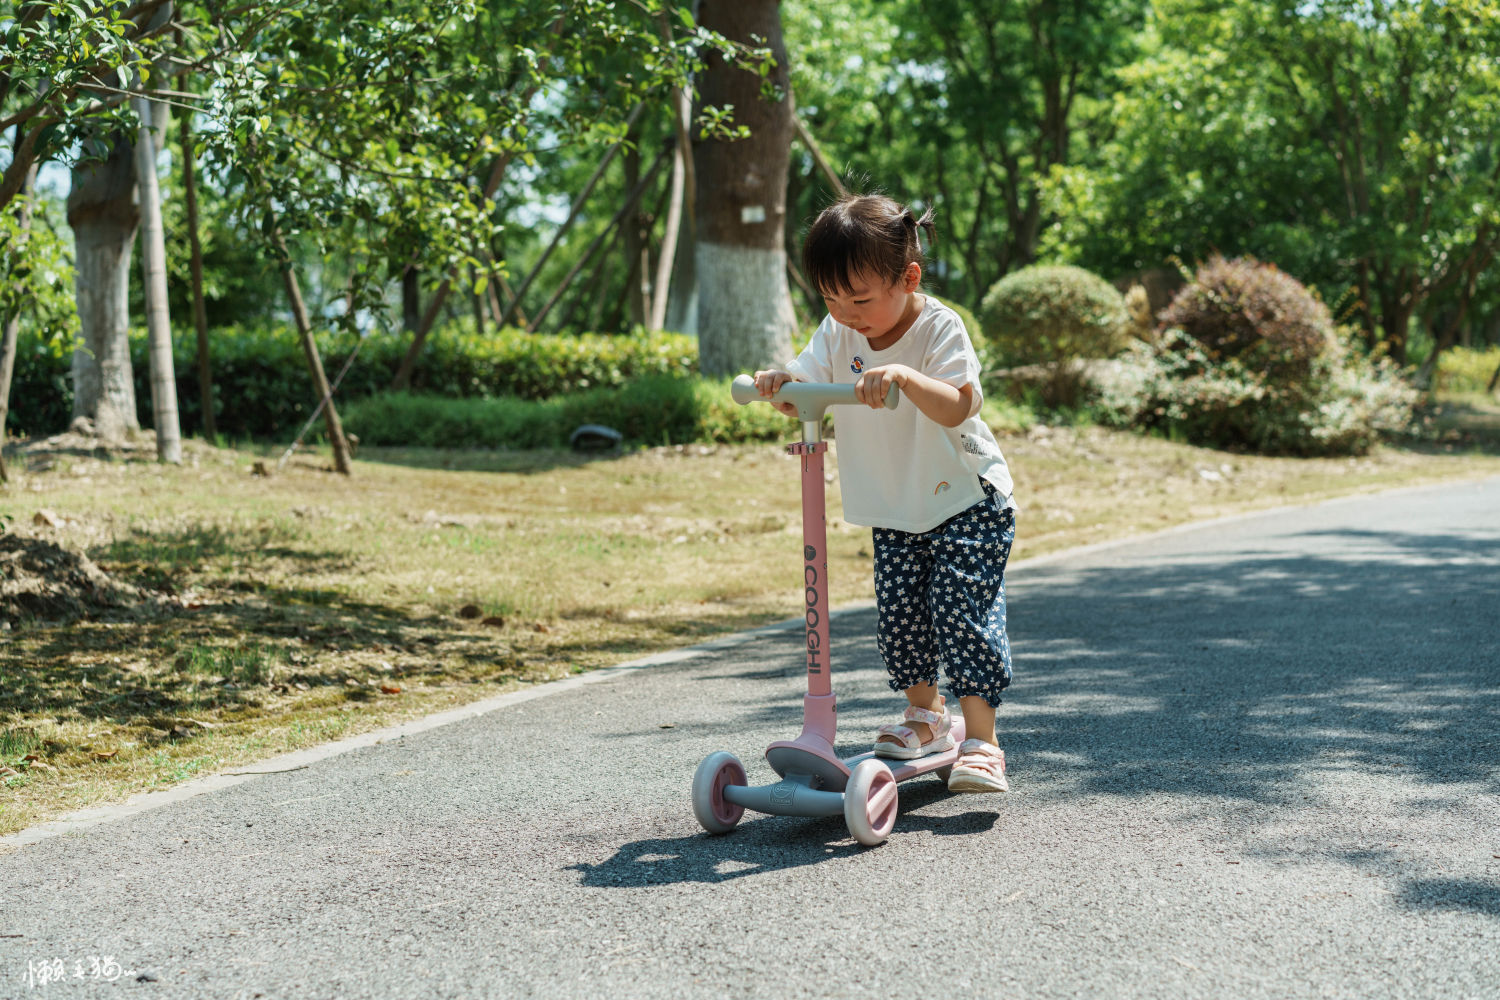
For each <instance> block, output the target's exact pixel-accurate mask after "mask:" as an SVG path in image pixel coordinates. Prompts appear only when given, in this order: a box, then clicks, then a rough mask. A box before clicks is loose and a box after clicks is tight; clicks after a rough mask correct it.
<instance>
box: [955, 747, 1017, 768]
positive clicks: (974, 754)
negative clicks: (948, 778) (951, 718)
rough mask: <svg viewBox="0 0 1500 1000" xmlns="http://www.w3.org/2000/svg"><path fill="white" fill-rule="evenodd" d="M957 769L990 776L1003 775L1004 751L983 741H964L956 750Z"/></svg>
mask: <svg viewBox="0 0 1500 1000" xmlns="http://www.w3.org/2000/svg"><path fill="white" fill-rule="evenodd" d="M956 766H958V767H965V768H973V769H975V770H979V771H986V772H988V773H989V774H991V775H994V774H997V773H999V774H1004V773H1005V751H1004V750H1001V749H1000V748H999V747H997V746H994V745H992V744H989V743H986V742H984V741H983V740H964V741H963V743H962V744H960V745H959V748H958V764H957V765H956Z"/></svg>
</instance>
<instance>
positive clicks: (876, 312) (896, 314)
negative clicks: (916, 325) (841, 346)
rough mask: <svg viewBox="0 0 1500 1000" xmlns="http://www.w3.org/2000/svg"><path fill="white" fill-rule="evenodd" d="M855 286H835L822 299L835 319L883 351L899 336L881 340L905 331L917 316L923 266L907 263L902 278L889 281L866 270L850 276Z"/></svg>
mask: <svg viewBox="0 0 1500 1000" xmlns="http://www.w3.org/2000/svg"><path fill="white" fill-rule="evenodd" d="M849 283H850V284H851V285H852V286H853V288H852V289H851V290H850V291H848V292H842V291H837V290H833V289H829V290H825V291H824V292H823V302H824V304H826V305H827V306H828V312H829V314H830V315H832V316H833V318H834V320H835V321H836V322H838V323H842V324H843V325H844V326H847V327H849V328H850V329H852V330H854V331H856V332H858V333H859V334H860V335H861V336H863V337H868V338H869V339H870V340H871V341H872V342H874V343H872V345H871V346H873V347H874V348H875V349H876V350H884V349H885V348H886V347H888V346H890V344H892V343H895V340H896V339H897V338H895V337H892V338H890V339H889V341H888V343H884V344H883V343H880V341H881V340H883V339H886V338H887V337H888V335H889V334H891V333H896V334H897V336H898V337H899V335H900V334H901V333H905V332H906V328H907V327H909V326H910V325H911V320H912V319H913V318H915V316H916V313H917V310H918V303H917V301H916V296H915V294H913V293H915V292H916V290H917V288H918V287H919V286H920V285H921V283H922V268H921V266H920V265H919V264H916V263H911V264H908V265H906V271H905V272H904V273H903V274H902V275H901V280H900V281H898V282H895V283H890V282H887V281H886V280H885V279H884V278H883V277H877V276H874V275H870V274H867V273H865V272H862V271H861V272H858V273H856V274H853V275H850V277H849Z"/></svg>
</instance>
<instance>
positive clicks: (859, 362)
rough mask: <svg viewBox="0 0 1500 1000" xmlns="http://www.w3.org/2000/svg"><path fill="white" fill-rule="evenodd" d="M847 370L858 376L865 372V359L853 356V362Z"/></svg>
mask: <svg viewBox="0 0 1500 1000" xmlns="http://www.w3.org/2000/svg"><path fill="white" fill-rule="evenodd" d="M849 370H850V371H851V372H853V373H854V374H856V375H858V374H859V373H860V372H862V371H864V370H865V359H864V358H862V357H860V356H859V355H857V354H856V355H855V356H854V362H853V363H852V364H850V365H849Z"/></svg>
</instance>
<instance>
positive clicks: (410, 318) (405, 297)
mask: <svg viewBox="0 0 1500 1000" xmlns="http://www.w3.org/2000/svg"><path fill="white" fill-rule="evenodd" d="M421 324H422V272H420V271H418V270H417V269H416V268H414V267H408V268H407V269H406V270H405V271H403V272H402V273H401V329H402V330H403V331H404V332H406V333H416V332H417V327H419V326H421Z"/></svg>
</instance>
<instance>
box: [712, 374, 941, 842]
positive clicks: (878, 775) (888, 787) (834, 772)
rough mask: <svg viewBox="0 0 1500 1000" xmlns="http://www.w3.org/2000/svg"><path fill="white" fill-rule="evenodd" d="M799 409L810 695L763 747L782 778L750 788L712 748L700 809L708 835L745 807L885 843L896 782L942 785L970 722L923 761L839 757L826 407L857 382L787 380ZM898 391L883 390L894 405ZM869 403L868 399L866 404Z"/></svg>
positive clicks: (785, 398)
mask: <svg viewBox="0 0 1500 1000" xmlns="http://www.w3.org/2000/svg"><path fill="white" fill-rule="evenodd" d="M730 394H731V395H732V396H733V397H734V401H735V402H736V403H740V404H745V403H751V402H754V401H756V400H758V399H761V398H762V397H761V395H760V393H759V392H758V391H757V390H756V388H755V381H754V380H753V379H752V378H750V376H748V375H740V376H739V377H737V378H736V379H735V380H734V383H733V385H732V387H731V389H730ZM770 399H771V401H773V402H777V403H791V404H793V405H794V406H796V407H797V418H798V419H799V420H801V421H802V442H801V443H800V444H790V445H787V452H788V454H792V455H798V456H801V458H802V558H803V567H802V578H803V583H804V590H803V596H804V600H805V601H806V605H807V608H806V619H807V695H806V697H804V698H803V700H802V735H800V736H798V737H797V738H796V739H795V740H781V741H778V742H776V743H772V744H771V745H770V746H769V747H768V748H767V749H766V761H767V763H769V764H770V765H771V768H772V769H773V770H774V771H775V772H776V773H777V774H779V775H780V776H781V780H780V781H778V782H776V783H775V784H772V785H756V786H753V787H752V786H750V785H749V782H748V780H747V778H746V776H745V768H744V765H742V764H741V763H740V761H739V758H738V757H736V756H735V755H734V754H732V753H729V752H727V751H723V750H720V751H718V752H717V753H712V754H709V755H708V756H707V757H705V758H704V760H703V763H701V764H699V765H698V770H697V772H696V773H695V774H694V775H693V815H695V816H696V817H697V818H698V822H699V823H700V824H701V825H702V826H703V829H705V830H707V831H708V832H709V833H728V832H729V831H730V830H732V829H734V826H735V824H736V823H738V822H739V821H740V817H741V816H743V815H744V814H745V810H746V809H754V810H756V811H757V812H763V813H770V814H771V815H773V816H837V815H839V814H841V813H842V814H843V817H844V822H845V824H846V825H847V826H848V827H849V833H850V834H851V835H853V837H854V839H855V840H857V841H859V842H860V843H861V844H864V845H865V846H867V847H873V846H875V845H876V844H879V843H882V842H883V841H884V840H885V839H886V838H887V837H889V836H890V834H891V828H892V827H893V826H895V824H896V783H897V782H900V781H905V780H906V779H907V778H915V777H917V776H918V775H922V774H936V775H937V776H938V777H939V778H942V779H943V780H944V781H946V780H947V778H948V774H949V772H950V771H952V769H953V765H954V764H955V763H957V761H958V746H959V744H961V743H963V741H964V736H965V732H964V722H963V719H962V718H961V717H955V718H954V719H953V729H952V735H953V747H952V749H949V750H947V751H944V752H942V753H935V754H932V755H930V756H927V757H919V758H917V759H916V760H888V759H886V758H883V757H876V756H875V752H874V751H873V750H870V751H867V752H865V753H862V754H857V755H856V756H853V757H847V758H841V757H839V755H838V753H837V752H835V751H834V749H833V737H834V733H835V731H836V729H837V718H836V716H835V712H836V709H835V708H834V696H833V684H832V680H831V678H830V674H829V669H830V663H829V656H828V653H829V647H828V522H827V519H826V516H825V512H824V503H823V453H824V452H826V451H827V450H828V443H827V442H826V441H824V440H823V412H824V410H826V409H827V408H828V407H829V406H831V405H835V404H841V403H856V402H858V401H857V400H856V399H855V398H854V386H853V385H834V384H826V383H820V382H787V383H786V384H784V385H783V386H782V387H781V388H780V389H779V390H777V392H776V394H775V395H774V396H772V397H770ZM897 401H898V392H897V390H896V388H895V387H894V386H893V387H892V388H891V390H890V392H889V393H888V394H887V396H886V400H885V405H886V408H887V409H891V410H894V409H895V408H896V405H897ZM859 405H864V404H859Z"/></svg>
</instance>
